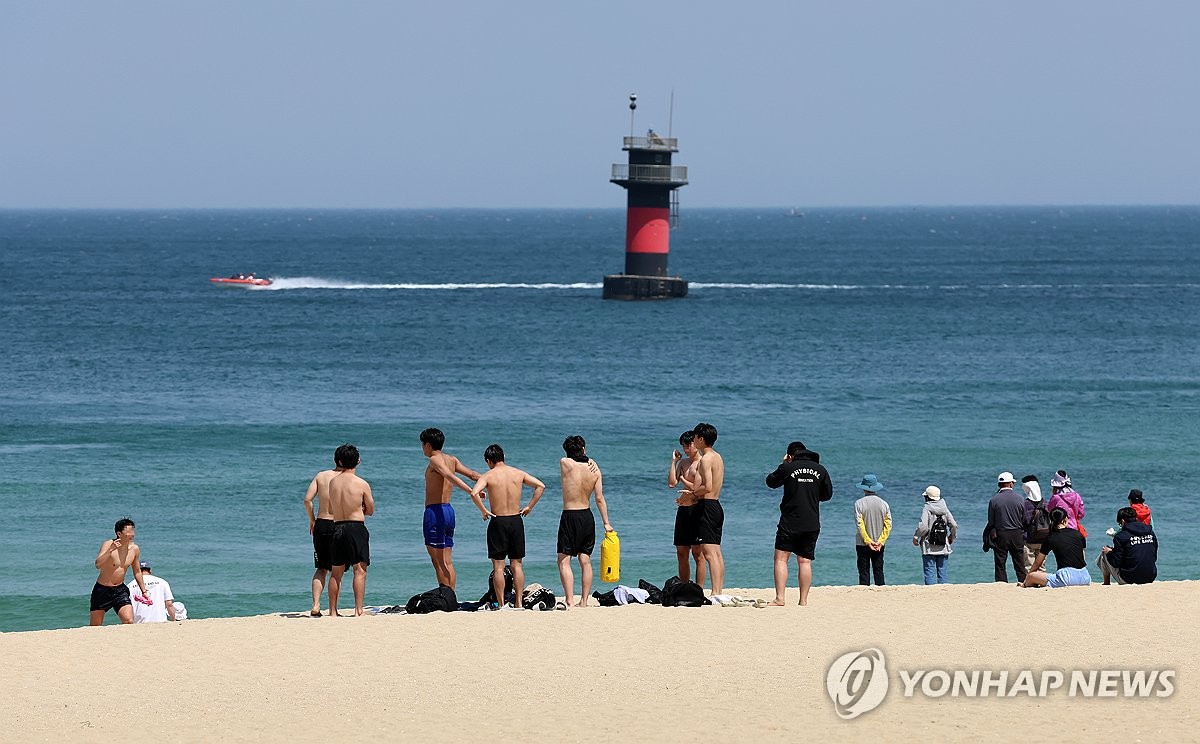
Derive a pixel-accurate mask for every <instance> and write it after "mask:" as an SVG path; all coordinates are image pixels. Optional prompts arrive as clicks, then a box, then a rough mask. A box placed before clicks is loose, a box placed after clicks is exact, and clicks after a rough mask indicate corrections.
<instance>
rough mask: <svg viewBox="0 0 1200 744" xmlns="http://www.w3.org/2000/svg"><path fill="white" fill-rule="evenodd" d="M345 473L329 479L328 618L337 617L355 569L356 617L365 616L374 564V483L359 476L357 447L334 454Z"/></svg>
mask: <svg viewBox="0 0 1200 744" xmlns="http://www.w3.org/2000/svg"><path fill="white" fill-rule="evenodd" d="M333 459H334V462H336V463H337V464H338V466H339V467H341V469H342V472H340V473H338V474H337V475H335V476H333V477H332V478H330V479H329V506H330V510H331V511H332V512H333V550H332V559H331V561H330V562H331V563H332V564H333V569H332V573H331V575H330V577H329V616H330V617H338V609H337V603H338V595H339V594H340V593H341V591H342V574H344V573H345V572H346V567H347V566H353V567H354V615H355V617H358V616H359V615H362V614H363V597H364V596H365V595H366V593H367V566H369V565H371V535H370V533H368V532H367V525H366V521H367V517H369V516H371V515H372V514H374V513H375V497H374V496H372V495H371V484H369V483H367V482H366V481H365V480H363V479H362V478H359V477H358V473H356V472H355V470H356V469H357V468H358V463H359V457H358V448H357V447H355V446H354V445H353V444H343V445H342V446H341V447H338V448H337V451H336V452H335V453H334V455H333Z"/></svg>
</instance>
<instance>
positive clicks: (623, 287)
mask: <svg viewBox="0 0 1200 744" xmlns="http://www.w3.org/2000/svg"><path fill="white" fill-rule="evenodd" d="M636 109H637V96H636V95H631V96H629V110H630V112H631V113H630V129H632V128H633V122H632V119H633V114H632V112H633V111H634V110H636ZM622 149H623V150H626V151H627V152H628V153H629V162H628V163H614V164H613V167H612V178H611V179H610V180H611V181H612V182H613V183H615V184H617V185H618V186H621V187H622V188H624V189H626V191H627V192H628V207H627V209H626V212H625V273H624V274H614V275H611V276H606V277H604V299H606V300H664V299H668V298H671V297H686V296H687V291H688V284H687V281H685V280H684V279H681V278H679V277H677V276H667V255H668V253H669V251H670V245H671V227H672V226H674V225H675V224H677V223H678V221H679V198H678V197H679V194H678V193H677V192H676V191H675V190H676V189H678V188H679V187H680V186H686V185H687V166H685V165H672V164H671V153H674V152H678V151H679V147H678V144H677V141H676V140H675V138H673V137H660V136H659V135H658V134H656V133H655V132H654V131H653V130H650V131H648V132H647V133H646V136H645V137H633V136H630V137H626V138H625V145H624V147H623V148H622Z"/></svg>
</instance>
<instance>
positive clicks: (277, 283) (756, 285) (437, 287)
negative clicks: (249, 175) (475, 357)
mask: <svg viewBox="0 0 1200 744" xmlns="http://www.w3.org/2000/svg"><path fill="white" fill-rule="evenodd" d="M603 286H604V285H603V284H601V283H600V282H445V283H439V284H426V283H416V282H403V283H397V284H375V283H369V282H347V281H338V280H336V279H322V278H320V277H315V276H294V277H286V276H281V277H276V278H272V280H271V284H270V285H269V286H266V287H247V289H252V290H256V291H268V292H269V291H278V290H286V289H360V290H361V289H390V290H407V291H411V292H445V291H453V290H462V289H536V290H548V289H558V290H575V289H578V290H584V289H586V290H596V289H601V288H602V287H603ZM689 287H690V288H691V289H695V290H703V289H754V290H759V289H798V290H811V291H818V292H821V291H861V290H868V291H874V290H920V291H928V290H940V291H964V290H974V291H980V290H983V291H995V290H1002V291H1007V290H1050V289H1195V288H1197V287H1200V285H1197V284H975V285H971V284H943V285H931V284H782V283H775V282H692V283H691V284H690V285H689Z"/></svg>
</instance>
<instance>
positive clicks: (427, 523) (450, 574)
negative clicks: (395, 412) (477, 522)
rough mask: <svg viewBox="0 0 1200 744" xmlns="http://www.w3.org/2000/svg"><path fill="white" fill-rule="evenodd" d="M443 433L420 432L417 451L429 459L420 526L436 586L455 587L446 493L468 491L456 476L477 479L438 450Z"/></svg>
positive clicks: (450, 511) (451, 519)
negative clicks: (419, 447)
mask: <svg viewBox="0 0 1200 744" xmlns="http://www.w3.org/2000/svg"><path fill="white" fill-rule="evenodd" d="M445 443H446V435H445V434H443V433H442V432H441V430H440V429H426V430H425V431H423V432H421V451H422V452H423V453H424V454H425V456H426V457H428V458H429V466H428V467H427V468H425V516H424V518H423V519H422V520H421V528H422V531H423V532H424V533H425V549H426V550H427V551H429V560H430V561H432V562H433V572H434V573H435V574H437V582H438V584H439V585H442V586H448V587H450V588H451V589H453V588H455V586H454V584H455V581H456V576H455V573H454V562H453V560H452V557H451V553H452V552H453V550H454V507H453V506H451V505H450V494H451V493H452V492H453V491H454V487H455V486H458V487H459V488H461V489H462V490H464V491H466V492H467V493H468V494H469V493H471V487H470V486H468V485H467V484H466V483H465V482H463V480H462V478H459V477H458V476H459V475H465V476H466V477H468V478H470V479H471V480H474V481H477V480H479V473H477V472H475V471H474V470H471V469H470V468H468V467H467V466H465V465H463V464H462V463H461V462H459V460H458V458H457V457H454V456H453V455H449V454H447V453H445V452H442V445H443V444H445Z"/></svg>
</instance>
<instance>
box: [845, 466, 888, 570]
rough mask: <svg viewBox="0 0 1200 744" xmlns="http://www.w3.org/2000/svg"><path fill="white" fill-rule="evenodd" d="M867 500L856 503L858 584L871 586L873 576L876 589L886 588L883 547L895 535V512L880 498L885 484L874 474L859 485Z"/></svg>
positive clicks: (855, 549)
mask: <svg viewBox="0 0 1200 744" xmlns="http://www.w3.org/2000/svg"><path fill="white" fill-rule="evenodd" d="M858 487H859V489H861V490H862V492H863V497H862V498H861V499H859V500H858V501H855V502H854V520H855V522H857V524H858V529H857V530H856V532H855V534H854V551H855V552H856V553H857V554H858V583H859V584H861V585H862V586H870V585H871V574H874V575H875V585H876V586H883V584H884V580H883V547H884V545H885V544H886V543H887V539H888V535H889V534H891V532H892V509H891V507H890V506H888V503H887V502H886V501H884V500H883V499H881V498H879V496H878V495H877V493H878V492H879V491H882V490H883V484H882V483H880V482H879V479H878V478H876V477H875V474H874V473H867V474H866V475H864V476H863V479H862V482H860V483H859V484H858Z"/></svg>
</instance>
